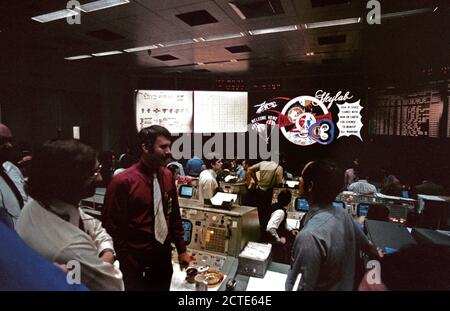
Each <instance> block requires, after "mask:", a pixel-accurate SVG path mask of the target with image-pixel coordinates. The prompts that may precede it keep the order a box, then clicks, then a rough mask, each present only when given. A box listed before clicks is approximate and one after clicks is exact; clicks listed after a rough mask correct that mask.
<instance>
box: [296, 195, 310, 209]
mask: <svg viewBox="0 0 450 311" xmlns="http://www.w3.org/2000/svg"><path fill="white" fill-rule="evenodd" d="M295 210H297V211H299V212H307V211H309V204H308V201H307V200H306V199H305V198H297V199H295Z"/></svg>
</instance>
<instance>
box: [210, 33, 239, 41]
mask: <svg viewBox="0 0 450 311" xmlns="http://www.w3.org/2000/svg"><path fill="white" fill-rule="evenodd" d="M243 36H244V34H243V33H242V32H239V33H228V34H224V35H214V36H207V37H202V38H203V39H204V40H205V41H218V40H226V39H234V38H241V37H243Z"/></svg>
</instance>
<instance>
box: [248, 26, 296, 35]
mask: <svg viewBox="0 0 450 311" xmlns="http://www.w3.org/2000/svg"><path fill="white" fill-rule="evenodd" d="M297 29H298V27H297V25H289V26H282V27H275V28H264V29H255V30H249V31H248V33H249V34H251V35H252V36H257V35H265V34H268V33H276V32H284V31H293V30H297Z"/></svg>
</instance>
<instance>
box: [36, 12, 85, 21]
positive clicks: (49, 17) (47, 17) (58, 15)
mask: <svg viewBox="0 0 450 311" xmlns="http://www.w3.org/2000/svg"><path fill="white" fill-rule="evenodd" d="M74 15H78V12H76V11H74V10H69V9H64V10H60V11H56V12H51V13H47V14H43V15H39V16H34V17H32V18H31V19H32V20H35V21H37V22H40V23H48V22H51V21H56V20H58V19H64V18H67V17H70V16H74Z"/></svg>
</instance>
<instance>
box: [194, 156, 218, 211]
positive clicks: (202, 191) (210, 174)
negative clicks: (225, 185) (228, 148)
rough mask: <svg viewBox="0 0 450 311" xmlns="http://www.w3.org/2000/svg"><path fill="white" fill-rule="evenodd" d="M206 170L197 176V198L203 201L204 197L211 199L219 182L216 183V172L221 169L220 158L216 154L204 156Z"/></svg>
mask: <svg viewBox="0 0 450 311" xmlns="http://www.w3.org/2000/svg"><path fill="white" fill-rule="evenodd" d="M205 162H206V170H204V171H202V172H201V173H200V177H199V178H198V199H199V200H200V202H202V203H203V200H204V199H211V198H212V197H213V196H214V194H215V192H216V190H217V188H218V187H219V184H218V183H217V172H219V171H220V170H221V169H222V165H223V163H222V159H220V157H219V156H218V155H216V154H209V155H207V156H206V161H205Z"/></svg>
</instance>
